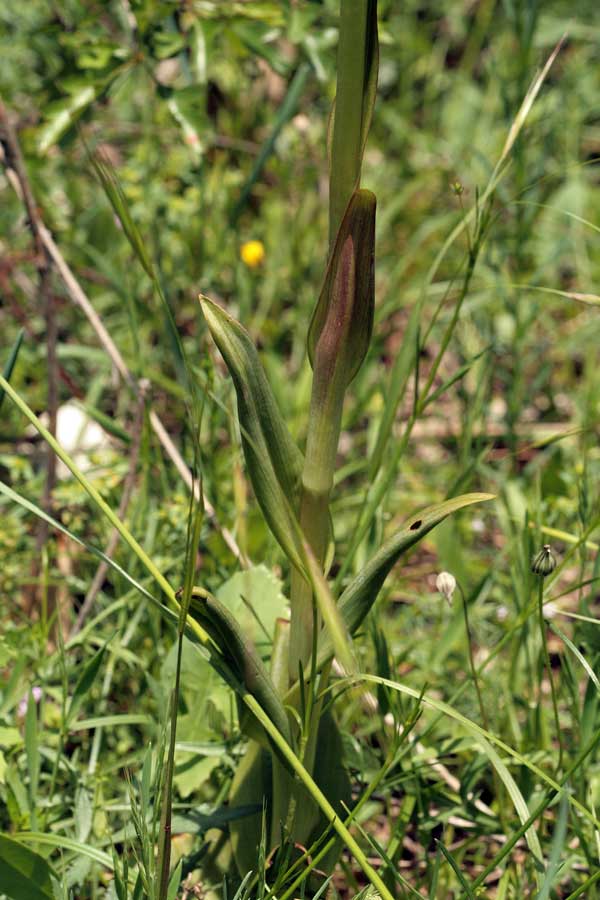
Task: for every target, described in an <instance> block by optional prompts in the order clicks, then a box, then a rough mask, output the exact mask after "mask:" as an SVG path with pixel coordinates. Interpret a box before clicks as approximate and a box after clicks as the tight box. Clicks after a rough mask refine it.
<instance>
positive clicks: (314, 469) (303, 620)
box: [289, 373, 344, 680]
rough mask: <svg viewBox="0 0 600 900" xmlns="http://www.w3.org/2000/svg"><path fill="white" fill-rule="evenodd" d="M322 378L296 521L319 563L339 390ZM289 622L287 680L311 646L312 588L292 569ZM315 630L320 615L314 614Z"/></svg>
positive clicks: (324, 542)
mask: <svg viewBox="0 0 600 900" xmlns="http://www.w3.org/2000/svg"><path fill="white" fill-rule="evenodd" d="M322 386H323V381H322V380H321V379H319V378H317V374H316V373H315V378H314V380H313V392H312V398H311V404H310V415H309V428H308V435H307V441H306V457H305V463H304V470H303V473H302V498H301V501H300V525H301V527H302V530H303V532H304V534H305V536H306V539H307V541H308V542H309V544H310V546H311V548H312V551H313V553H314V555H315V558H316V560H317V562H318V563H319V565H322V564H323V561H324V559H325V554H326V551H327V539H328V534H329V495H330V492H331V488H332V486H333V473H334V469H335V457H336V452H337V445H338V440H339V436H340V428H341V420H342V406H343V399H344V397H343V391H328V392H327V391H323V389H322ZM291 593H292V623H291V636H290V651H291V652H290V657H289V660H290V666H289V674H290V680H295V679H296V678H297V676H298V663H299V662H302V665H305V664H306V662H307V661H308V659H309V657H310V654H311V652H312V648H313V623H314V620H315V616H314V610H313V592H312V588H311V586H310V585H309V584H308V582H307V581H306V579H305V578H304V577H303V576H302V575H301V574H300V572H298V571H297V570H296V569H294V570H293V572H292V590H291ZM316 620H317V631H318V629H319V627H320V617H319V616H317V617H316Z"/></svg>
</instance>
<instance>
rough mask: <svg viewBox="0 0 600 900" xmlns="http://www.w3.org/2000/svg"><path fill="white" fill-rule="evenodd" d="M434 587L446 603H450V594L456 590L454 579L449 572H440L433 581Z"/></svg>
mask: <svg viewBox="0 0 600 900" xmlns="http://www.w3.org/2000/svg"><path fill="white" fill-rule="evenodd" d="M435 586H436V588H437V590H438V591H439V592H440V594H441V595H442V597H445V598H446V600H447V601H448V603H451V602H452V594H453V593H454V591H455V590H456V578H455V577H454V575H451V574H450V572H440V574H439V575H438V577H437V578H436V579H435Z"/></svg>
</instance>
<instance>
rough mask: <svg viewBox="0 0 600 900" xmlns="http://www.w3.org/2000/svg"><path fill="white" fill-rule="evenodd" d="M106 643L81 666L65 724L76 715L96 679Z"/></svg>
mask: <svg viewBox="0 0 600 900" xmlns="http://www.w3.org/2000/svg"><path fill="white" fill-rule="evenodd" d="M106 647H107V644H104V646H102V647H100V649H99V650H98V651H97V652H96V653H95V654H94V655H93V656H92V658H91V659H90V661H89V662H88V663H86V665H85V666H84V668H83V671H82V673H81V675H80V676H79V679H78V681H77V684H76V685H75V690H74V691H73V696H72V697H71V703H70V705H69V710H68V712H67V716H66V721H67V726H68V725H69V724H70V722H71V721H72V720H73V718H74V717H75V716H76V715H77V712H78V710H79V708H80V706H81V704H82V703H83V701H84V699H85V697H86V694H87V693H88V691H89V690H90V689H91V687H92V685H93V684H94V681H95V680H96V676H97V675H98V672H99V670H100V666H101V665H102V660H103V659H104V654H105V653H106Z"/></svg>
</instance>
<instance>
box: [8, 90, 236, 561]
mask: <svg viewBox="0 0 600 900" xmlns="http://www.w3.org/2000/svg"><path fill="white" fill-rule="evenodd" d="M2 111H3V112H2ZM5 113H6V111H5V108H4V106H2V103H1V101H0V119H1V117H2V115H3V114H5ZM2 162H3V164H4V167H5V169H6V174H7V178H8V179H9V181H10V183H11V184H12V186H13V188H14V190H15V191H16V193H17V194H18V195H19V196H20V197H21V198H22V199H23V202H24V203H25V204H26V207H27V210H28V215H29V205H28V203H27V200H26V199H25V196H26V195H25V192H26V191H27V190H29V198H30V200H31V202H33V199H32V195H31V190H30V189H29V185H28V183H27V187H25V188H24V187H23V184H22V182H21V179H20V177H19V172H18V171H17V170H16V169H15V168H14V167H13V165H12V162H13V160H12V159H9V158H7V155H6V154H4V155H3V158H2ZM35 215H36V220H35V221H36V234H37V235H38V238H39V241H40V244H41V246H42V247H43V249H44V254H47V255H48V257H49V259H50V260H51V261H52V264H53V265H54V266H55V268H56V270H57V272H58V273H59V274H60V276H61V278H62V280H63V282H64V285H65V287H66V289H67V292H68V295H69V296H70V298H71V300H72V301H73V302H74V303H75V304H76V305H77V306H78V307H79V308H80V309H81V310H82V311H83V313H84V314H85V316H86V318H87V320H88V322H89V323H90V325H91V326H92V328H93V329H94V331H95V332H96V335H97V337H98V340H99V341H100V343H101V344H102V347H103V348H104V350H105V351H106V353H107V355H108V356H109V358H110V360H111V362H112V364H113V366H114V367H115V369H116V370H117V371H118V373H119V375H120V376H121V378H122V379H123V381H124V382H125V383H126V384H127V385H128V387H129V388H130V389H131V390H132V391H133V393H134V394H135V395H136V397H139V396H140V385H139V383H138V381H137V380H136V378H135V377H134V375H133V374H132V372H131V371H130V370H129V368H128V367H127V365H126V363H125V360H124V359H123V357H122V356H121V354H120V352H119V350H118V348H117V346H116V345H115V343H114V341H113V339H112V338H111V336H110V334H109V333H108V331H107V330H106V328H105V327H104V324H103V322H102V319H101V318H100V316H99V315H98V313H97V312H96V310H95V309H94V307H93V306H92V303H91V302H90V300H89V298H88V296H87V294H86V293H85V291H84V290H83V288H82V287H81V285H80V284H79V282H78V281H77V279H76V277H75V275H74V274H73V271H72V269H71V268H70V267H69V265H68V263H67V261H66V260H65V258H64V256H63V255H62V253H61V251H60V250H59V248H58V246H57V244H56V242H55V241H54V238H53V237H52V234H51V233H50V231H49V229H48V228H47V227H46V226H45V224H44V223H43V221H42V219H41V216H40V214H39V211H38V210H37V208H36V213H35ZM149 419H150V425H151V426H152V430H153V431H154V433H155V434H156V436H157V438H158V440H159V442H160V444H161V445H162V447H163V449H164V451H165V453H166V454H167V456H168V457H169V459H170V460H171V462H172V463H173V465H174V466H175V468H176V469H177V472H178V473H179V475H180V476H181V478H182V480H183V482H184V483H185V485H186V487H187V488H188V490H190V491H192V492H193V493H194V496H195V497H196V499H197V500H201V501H202V502H203V503H204V510H205V512H206V515H207V516H208V517H209V518H210V519H211V520H212V521H213V523H214V524H215V527H216V528H217V530H218V531H219V533H220V534H221V537H222V538H223V541H224V542H225V544H226V545H227V547H228V548H229V550H231V552H232V553H233V555H234V556H235V557H236V559H237V560H238V561H239V563H240V565H242V566H243V567H244V568H247V567H248V566H249V565H250V560H249V559H248V557H247V556H246V555H245V554H244V553H243V552H242V551H241V550H240V548H239V546H238V543H237V541H236V539H235V537H234V536H233V534H232V533H231V532H230V531H229V529H228V528H225V527H222V526H221V525H219V523H218V521H217V518H216V513H215V509H214V506H213V505H212V504H211V503H210V501H209V500H208V499H207V497H206V495H205V494H204V492H203V495H202V497H201V496H200V490H199V487H198V483H197V482H194V479H193V477H192V473H191V472H190V470H189V468H188V466H187V465H186V463H185V460H184V459H183V457H182V456H181V454H180V452H179V450H178V449H177V447H176V446H175V444H174V443H173V441H172V440H171V437H170V435H169V434H168V432H167V430H166V428H165V427H164V425H163V423H162V421H161V419H160V418H159V416H158V415H157V414H156V412H155V411H154V410H152V409H151V410H150V412H149Z"/></svg>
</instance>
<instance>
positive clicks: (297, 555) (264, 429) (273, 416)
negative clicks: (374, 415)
mask: <svg viewBox="0 0 600 900" xmlns="http://www.w3.org/2000/svg"><path fill="white" fill-rule="evenodd" d="M200 304H201V306H202V311H203V313H204V318H205V319H206V323H207V325H208V327H209V329H210V332H211V335H212V337H213V339H214V341H215V343H216V345H217V347H218V348H219V350H220V352H221V355H222V356H223V359H224V360H225V363H226V364H227V368H228V369H229V372H230V374H231V377H232V379H233V383H234V386H235V391H236V396H237V404H238V418H239V422H240V429H241V433H242V445H243V448H244V456H245V459H246V466H247V468H248V475H249V476H250V480H251V482H252V487H253V488H254V493H255V494H256V498H257V500H258V502H259V505H260V508H261V509H262V512H263V515H264V517H265V519H266V521H267V524H268V525H269V528H270V529H271V531H272V533H273V535H274V536H275V537H276V539H277V540H278V541H279V543H280V545H281V547H282V548H283V550H284V551H285V553H286V554H287V555H288V557H289V558H290V559H291V561H292V562H293V563H294V565H296V566H297V567H298V568H299V569H302V568H303V566H302V562H301V559H302V554H301V552H300V548H299V543H298V541H299V528H298V524H297V520H296V516H295V515H294V507H295V505H296V498H297V496H298V491H299V485H300V477H301V473H302V464H303V460H302V454H301V453H300V451H299V450H298V447H297V446H296V444H295V443H294V441H293V440H292V437H291V435H290V433H289V431H288V429H287V426H286V424H285V422H284V420H283V418H282V416H281V413H280V412H279V409H278V407H277V403H276V401H275V398H274V396H273V392H272V390H271V386H270V385H269V382H268V380H267V376H266V375H265V372H264V370H263V368H262V365H261V363H260V360H259V358H258V353H257V351H256V348H255V347H254V344H253V343H252V341H251V339H250V336H249V335H248V333H247V332H246V331H245V329H244V328H242V326H241V325H240V324H239V323H238V322H236V321H235V319H233V318H232V317H231V316H229V315H228V314H227V313H226V312H225V311H224V310H223V309H221V308H220V307H219V306H217V304H216V303H213V302H212V300H209V299H208V298H207V297H203V296H201V297H200Z"/></svg>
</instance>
